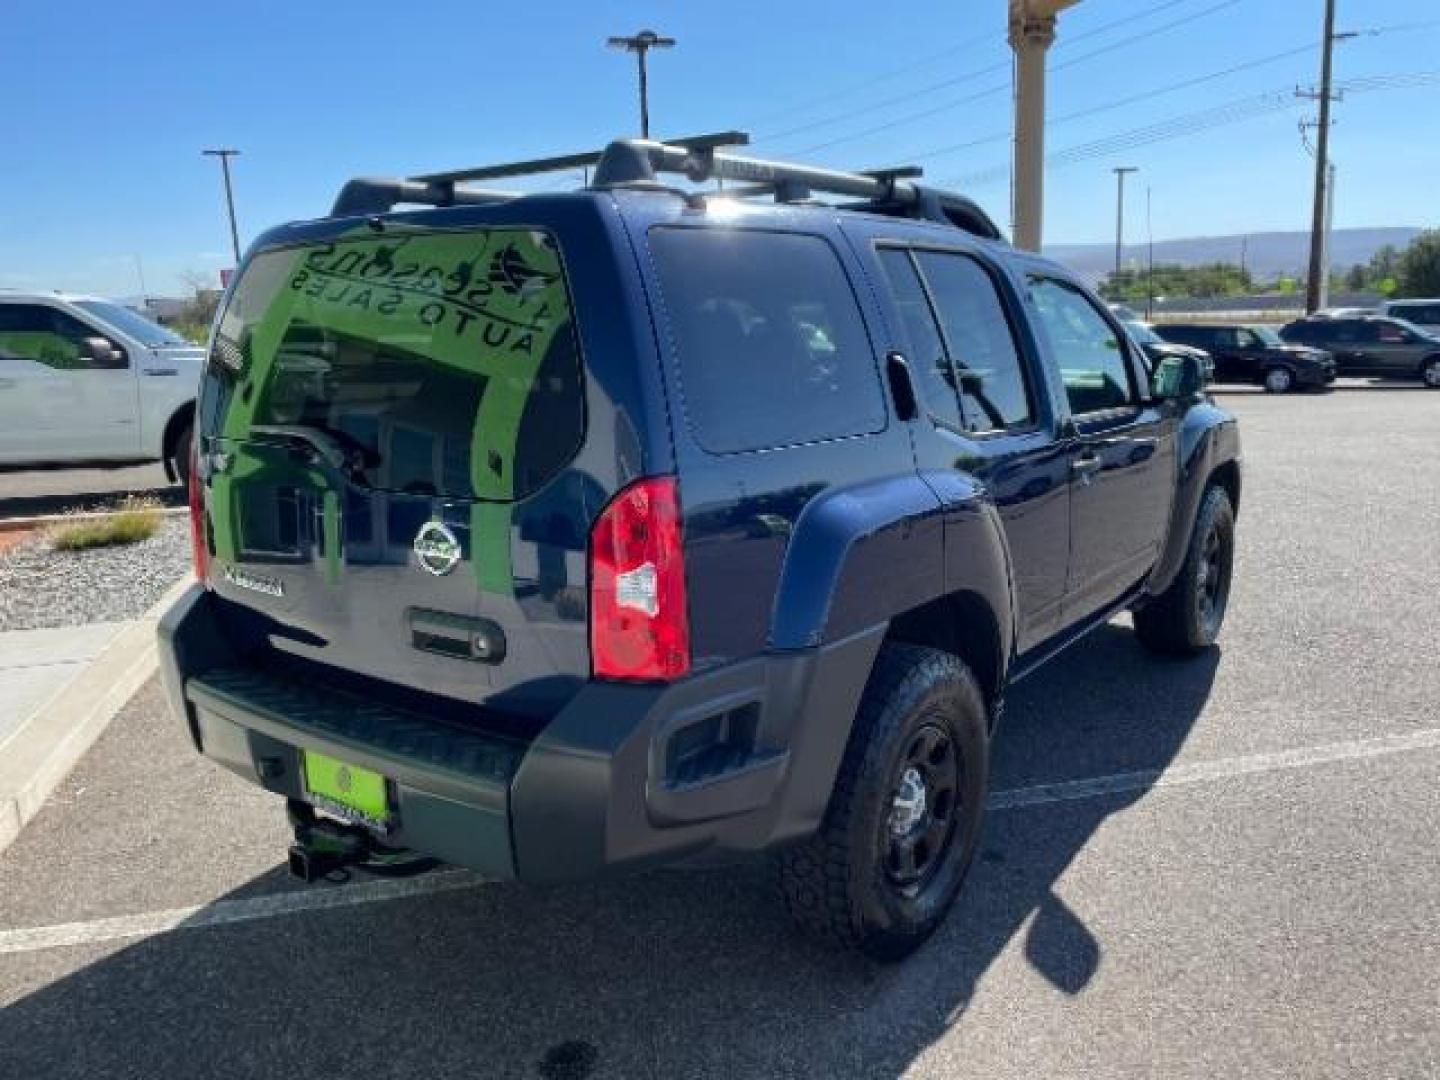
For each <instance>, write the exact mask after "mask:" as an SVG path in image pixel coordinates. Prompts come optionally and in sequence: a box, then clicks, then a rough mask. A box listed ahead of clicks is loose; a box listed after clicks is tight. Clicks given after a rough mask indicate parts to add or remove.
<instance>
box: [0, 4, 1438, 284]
mask: <svg viewBox="0 0 1440 1080" xmlns="http://www.w3.org/2000/svg"><path fill="white" fill-rule="evenodd" d="M882 10H884V9H883V6H881V7H878V8H877V6H876V5H875V4H874V3H873V2H868V0H867V2H861V0H826V2H824V3H818V2H817V3H810V4H806V3H791V4H777V3H773V2H771V3H756V2H752V0H730V2H728V3H723V4H714V3H710V4H697V3H680V2H678V0H671V2H647V3H605V4H598V3H594V2H593V0H591V2H588V3H581V2H579V0H564V2H556V3H538V2H532V3H527V4H509V5H506V4H501V3H496V2H493V0H492V2H488V3H476V2H474V0H469V2H466V3H448V2H433V3H416V4H413V5H410V6H408V7H397V6H396V5H395V4H393V3H383V4H382V3H376V2H372V0H347V3H345V4H344V5H340V4H332V3H324V4H319V3H316V4H307V3H295V2H294V0H289V2H288V3H283V4H282V3H269V2H254V3H248V4H233V3H231V4H185V5H165V4H152V3H144V2H143V0H137V2H134V3H126V4H115V3H112V2H96V0H82V2H78V3H56V2H54V0H50V2H46V3H35V2H33V0H9V3H7V5H6V16H5V19H4V28H5V32H4V35H3V37H0V62H3V67H4V71H5V73H6V85H7V87H8V88H9V90H8V92H7V93H6V94H5V95H4V98H3V100H0V145H4V146H5V147H7V149H8V151H9V152H8V153H6V154H5V155H4V163H5V164H4V168H3V169H0V286H3V285H11V286H20V287H35V288H38V287H60V288H70V289H85V290H93V291H98V292H103V293H110V294H133V293H137V292H138V291H139V283H138V278H137V272H136V256H137V255H138V256H139V257H140V260H141V262H142V263H143V267H144V272H145V276H146V284H147V286H148V289H149V291H150V292H151V293H152V294H154V293H162V294H163V293H171V294H174V293H178V292H179V291H180V290H181V274H183V273H184V272H185V271H188V270H196V271H206V272H214V271H215V270H216V268H218V267H220V266H222V265H225V264H227V263H228V262H229V261H230V260H229V257H228V254H227V250H228V242H229V241H228V232H227V227H226V225H225V219H224V212H223V202H222V195H221V188H220V178H219V171H218V168H217V166H216V164H215V162H214V161H213V160H211V159H208V158H202V157H201V156H200V150H201V149H202V148H203V147H205V146H213V145H217V144H223V145H230V146H236V147H239V148H240V149H241V150H242V151H243V156H241V157H240V158H239V159H238V160H237V162H236V169H235V181H236V202H237V209H238V214H239V219H240V230H241V241H242V243H244V242H246V241H247V240H248V239H249V238H251V237H253V236H254V235H255V234H256V233H257V232H258V231H260V230H261V229H263V228H264V227H266V226H268V225H270V224H273V223H275V222H278V221H284V220H290V219H294V218H301V217H310V216H314V215H316V214H318V213H323V212H324V210H325V209H326V207H327V206H328V205H329V203H330V201H331V199H332V198H333V196H334V193H335V191H336V190H337V189H338V188H339V186H340V185H341V184H342V183H343V181H344V180H345V179H346V178H348V177H350V176H352V175H358V174H401V173H407V172H418V171H424V170H434V169H438V168H444V167H452V166H460V165H466V164H475V163H483V162H486V161H494V160H503V159H507V158H517V157H525V156H530V155H542V154H547V153H553V152H563V151H569V150H575V149H580V148H586V147H591V146H597V145H599V144H601V143H603V142H604V141H605V140H606V139H607V138H609V137H611V136H614V135H616V134H625V133H632V132H633V131H635V129H636V128H637V127H638V120H637V117H636V106H635V86H634V69H633V60H632V59H631V58H630V57H627V56H625V55H623V54H621V53H617V52H613V51H609V50H607V49H605V48H604V47H603V42H604V39H605V37H606V36H607V35H609V34H618V33H631V32H634V31H635V30H637V29H639V28H641V27H644V26H653V27H655V28H656V29H658V30H660V31H661V32H663V33H667V34H671V35H673V36H675V37H676V38H678V39H679V46H678V47H677V48H676V49H675V50H673V51H671V52H668V53H659V54H654V57H653V60H652V65H651V102H652V105H651V110H652V122H653V127H654V130H655V132H656V133H657V134H659V135H665V134H687V133H693V132H700V131H708V130H716V129H722V128H730V127H741V128H745V129H748V130H750V131H751V132H752V133H754V135H755V136H756V142H755V145H754V150H755V152H757V153H762V154H763V153H771V154H779V153H780V152H781V151H784V152H786V153H789V154H796V155H800V156H804V157H806V158H808V159H810V160H814V161H817V162H820V163H823V164H828V165H834V166H845V167H856V168H860V167H873V166H878V165H887V164H894V163H897V162H900V161H905V160H909V159H911V158H913V157H915V156H916V155H924V156H923V157H922V158H921V160H920V163H921V164H923V165H924V166H925V167H926V173H927V176H929V177H930V178H932V179H934V180H942V181H948V180H954V181H957V182H958V183H959V184H960V185H961V186H962V187H963V188H964V189H965V190H968V191H969V192H970V193H971V194H972V195H974V196H975V197H976V198H977V199H979V200H980V201H981V203H982V204H983V205H985V206H986V207H987V208H989V209H990V210H991V212H992V213H993V214H994V215H995V216H996V218H997V219H998V220H1001V221H1002V222H1008V219H1009V213H1008V202H1009V188H1008V184H1009V181H1008V171H1007V163H1008V155H1009V148H1008V142H1007V140H1008V132H1009V127H1010V107H1009V91H1008V82H1009V65H1008V59H1009V51H1008V48H1007V47H1006V45H1005V42H1004V21H1005V3H1004V0H944V2H940V0H913V2H912V3H911V4H909V5H906V6H905V10H906V11H907V13H908V17H907V18H905V19H903V20H900V19H897V20H894V21H887V20H886V19H884V18H881V17H879V16H878V14H877V12H879V11H882ZM896 10H899V8H898V7H897V8H896ZM1321 11H1322V4H1321V0H1081V3H1080V4H1079V5H1078V6H1076V7H1074V8H1072V9H1071V10H1070V11H1068V12H1067V13H1066V14H1065V15H1063V16H1062V18H1061V26H1060V39H1059V41H1058V43H1057V45H1056V47H1055V49H1054V50H1053V51H1052V53H1051V57H1050V63H1051V69H1052V74H1051V79H1050V103H1049V114H1050V117H1051V128H1050V133H1049V146H1048V149H1049V150H1050V151H1051V152H1052V153H1058V152H1061V151H1071V150H1075V148H1083V152H1079V151H1076V152H1074V153H1072V155H1071V159H1070V160H1069V161H1068V162H1067V163H1064V164H1057V165H1055V166H1053V167H1052V168H1050V169H1049V171H1048V209H1047V224H1046V239H1047V241H1050V242H1057V243H1058V242H1081V241H1103V240H1105V239H1107V237H1109V236H1111V235H1113V227H1114V226H1113V213H1114V179H1113V177H1112V175H1111V173H1110V169H1111V168H1112V166H1115V165H1120V164H1124V165H1135V166H1139V167H1140V169H1141V170H1142V171H1141V173H1140V174H1139V176H1138V177H1135V178H1132V181H1131V183H1132V185H1133V187H1132V188H1131V190H1132V192H1134V193H1135V197H1134V198H1133V199H1132V201H1131V207H1132V211H1133V212H1132V213H1131V214H1130V215H1128V217H1129V224H1128V228H1129V230H1130V235H1131V236H1132V237H1137V238H1138V237H1139V236H1141V235H1143V232H1144V227H1145V221H1144V189H1145V188H1146V187H1147V186H1149V187H1150V188H1151V189H1152V192H1153V225H1154V234H1155V236H1156V238H1157V239H1163V238H1168V237H1179V236H1194V235H1203V234H1221V233H1232V232H1241V231H1260V230H1270V229H1298V228H1304V227H1306V225H1307V224H1308V220H1309V200H1310V183H1311V180H1310V177H1311V170H1312V165H1311V159H1310V158H1309V157H1308V156H1307V155H1306V152H1305V150H1304V148H1303V147H1302V145H1301V139H1300V134H1299V131H1298V130H1297V124H1298V122H1299V120H1300V119H1301V118H1302V117H1303V116H1305V115H1306V114H1307V107H1306V105H1305V103H1303V102H1300V101H1298V100H1295V99H1293V98H1290V99H1288V100H1287V99H1286V97H1285V95H1288V94H1290V93H1291V92H1293V90H1294V88H1295V87H1296V86H1297V85H1299V86H1309V85H1312V84H1313V83H1314V82H1315V81H1316V79H1317V78H1318V65H1319V51H1318V47H1317V46H1318V41H1319V37H1320V21H1321ZM342 13H343V14H342ZM1338 27H1339V28H1340V29H1342V30H1356V31H1370V30H1377V29H1384V28H1390V27H1398V28H1399V29H1390V30H1387V31H1386V32H1383V33H1378V34H1365V35H1363V36H1361V37H1358V38H1356V39H1354V40H1350V41H1346V42H1343V43H1341V44H1339V45H1338V46H1337V59H1336V72H1337V79H1338V80H1340V81H1341V82H1342V83H1344V82H1349V81H1354V80H1364V81H1362V82H1360V83H1359V84H1358V87H1369V89H1364V90H1359V89H1358V87H1357V92H1352V93H1351V94H1349V95H1348V96H1347V98H1346V100H1345V101H1344V103H1343V104H1341V105H1339V106H1338V107H1337V110H1336V119H1337V125H1336V127H1335V129H1334V154H1335V158H1336V161H1337V163H1338V165H1339V170H1340V178H1339V183H1338V188H1337V201H1336V211H1335V217H1336V225H1337V226H1360V225H1364V226H1379V225H1421V226H1434V225H1437V224H1440V200H1437V198H1436V183H1437V181H1436V177H1440V81H1437V77H1436V76H1435V75H1433V74H1432V75H1431V76H1430V77H1429V79H1428V81H1427V80H1426V79H1423V78H1421V79H1416V78H1411V79H1408V80H1401V79H1398V78H1396V77H1398V76H1416V75H1419V74H1420V73H1425V72H1431V73H1434V72H1437V71H1440V7H1437V5H1436V3H1435V0H1340V14H1339V19H1338ZM1282 54H1287V55H1282ZM1229 69H1239V70H1233V71H1230V73H1229V74H1225V75H1223V76H1217V77H1213V78H1207V77H1209V76H1216V73H1219V72H1222V71H1227V70H1229ZM1180 84H1189V85H1184V86H1181V85H1180ZM1171 87H1178V88H1176V89H1169V88H1171ZM1267 94H1273V95H1276V96H1274V97H1266V96H1265V95H1267ZM1118 102H1126V103H1125V104H1121V105H1117V104H1116V103H1118ZM1071 114H1082V115H1078V116H1074V117H1072V116H1071ZM1212 125H1214V126H1212ZM1147 129H1148V130H1149V131H1150V132H1151V135H1152V136H1154V135H1170V134H1173V133H1176V132H1180V133H1182V134H1183V137H1179V138H1166V139H1163V140H1160V141H1152V142H1148V143H1144V141H1143V140H1137V139H1130V140H1125V139H1123V138H1121V139H1119V141H1118V144H1117V143H1111V144H1108V145H1107V144H1106V143H1105V142H1104V140H1110V139H1112V138H1115V137H1122V136H1125V135H1127V134H1128V133H1132V132H1137V131H1144V130H1147ZM827 144H830V145H827ZM946 148H951V149H946Z"/></svg>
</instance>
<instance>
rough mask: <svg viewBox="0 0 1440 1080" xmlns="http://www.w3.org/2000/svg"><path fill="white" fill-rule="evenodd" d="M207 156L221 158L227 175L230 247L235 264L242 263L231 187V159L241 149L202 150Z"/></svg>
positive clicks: (221, 164) (233, 194)
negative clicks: (233, 254)
mask: <svg viewBox="0 0 1440 1080" xmlns="http://www.w3.org/2000/svg"><path fill="white" fill-rule="evenodd" d="M200 152H201V153H202V154H203V155H204V156H206V157H218V158H219V159H220V171H221V173H222V174H223V175H224V177H225V208H226V209H227V210H228V211H229V212H230V249H231V250H232V251H233V252H234V253H235V265H236V266H239V265H240V230H239V229H237V228H236V227H235V193H234V191H232V190H231V187H230V159H231V158H232V157H238V156H239V154H240V151H239V150H202V151H200Z"/></svg>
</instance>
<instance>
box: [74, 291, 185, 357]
mask: <svg viewBox="0 0 1440 1080" xmlns="http://www.w3.org/2000/svg"><path fill="white" fill-rule="evenodd" d="M75 306H76V307H78V308H84V309H85V310H86V311H88V312H89V313H90V314H91V315H94V316H95V317H96V318H97V319H101V320H103V321H105V322H107V323H109V324H110V325H111V326H113V327H114V328H115V329H116V330H119V331H120V332H121V333H122V334H128V335H130V336H131V337H132V338H134V339H135V340H136V341H138V342H140V344H142V345H148V346H150V347H151V348H165V347H169V346H181V347H184V348H187V349H193V348H194V347H195V343H194V342H193V341H187V340H186V339H185V338H183V337H181V336H180V335H179V334H177V333H175V331H173V330H166V329H165V327H163V326H161V325H160V324H159V323H153V322H151V321H150V320H149V319H147V318H145V316H144V315H141V314H140V313H139V312H136V311H131V310H130V309H129V308H127V307H122V306H121V305H119V304H112V303H111V302H110V301H108V300H77V301H75Z"/></svg>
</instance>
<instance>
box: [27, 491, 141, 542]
mask: <svg viewBox="0 0 1440 1080" xmlns="http://www.w3.org/2000/svg"><path fill="white" fill-rule="evenodd" d="M160 521H161V518H160V504H159V503H157V502H156V501H155V500H153V499H125V500H123V501H121V502H120V503H119V504H118V505H117V506H116V507H115V509H114V511H112V512H111V513H108V514H106V515H105V516H104V517H96V518H84V519H81V520H77V521H75V522H73V523H71V524H65V525H57V526H56V527H55V528H54V529H52V530H51V532H50V545H51V547H53V548H55V550H56V551H83V550H85V549H87V548H97V547H111V546H113V545H117V544H136V543H139V542H140V541H141V540H149V539H150V537H152V536H154V535H155V534H156V532H158V531H159V529H160Z"/></svg>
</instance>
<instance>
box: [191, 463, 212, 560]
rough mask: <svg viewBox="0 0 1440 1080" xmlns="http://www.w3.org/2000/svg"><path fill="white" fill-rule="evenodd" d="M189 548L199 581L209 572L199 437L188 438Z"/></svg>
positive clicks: (208, 550)
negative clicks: (201, 487)
mask: <svg viewBox="0 0 1440 1080" xmlns="http://www.w3.org/2000/svg"><path fill="white" fill-rule="evenodd" d="M188 487H189V496H190V549H191V551H192V552H193V553H194V557H195V576H196V577H197V578H199V579H200V581H201V583H202V584H203V583H204V582H205V579H206V577H207V576H208V575H209V573H210V548H209V546H208V545H207V544H206V543H205V498H204V495H203V493H202V492H201V490H200V439H199V438H198V437H196V438H193V439H191V440H190V479H189V484H188Z"/></svg>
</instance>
